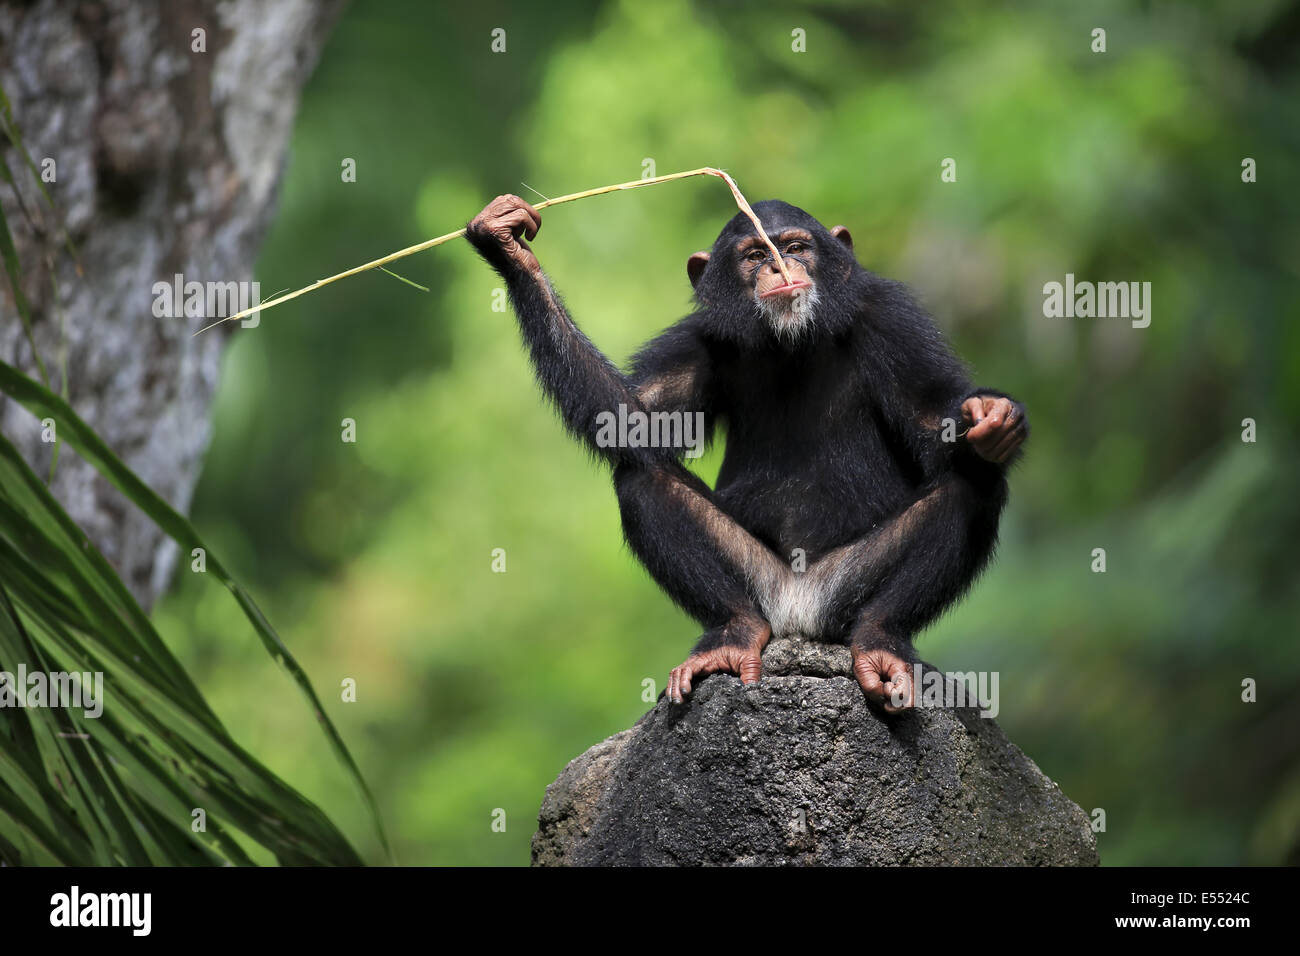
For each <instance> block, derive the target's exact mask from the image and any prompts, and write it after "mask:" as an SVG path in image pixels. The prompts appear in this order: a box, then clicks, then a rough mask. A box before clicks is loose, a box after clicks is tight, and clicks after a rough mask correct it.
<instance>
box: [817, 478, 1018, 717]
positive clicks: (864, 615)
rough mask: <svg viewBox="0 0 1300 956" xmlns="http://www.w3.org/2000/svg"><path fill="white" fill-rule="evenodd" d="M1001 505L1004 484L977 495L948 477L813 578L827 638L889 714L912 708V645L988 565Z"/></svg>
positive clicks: (825, 562)
mask: <svg viewBox="0 0 1300 956" xmlns="http://www.w3.org/2000/svg"><path fill="white" fill-rule="evenodd" d="M1005 502H1006V486H1005V483H1003V482H1002V481H1001V480H996V481H991V482H988V483H983V484H981V485H977V484H974V483H972V482H971V481H969V480H967V479H966V478H964V477H962V476H960V475H952V476H950V477H949V478H947V479H946V480H944V481H943V482H942V483H941V484H939V485H938V486H937V487H935V488H934V489H933V490H931V491H930V492H928V493H927V494H925V495H924V496H922V497H921V498H919V499H918V500H917V501H916V502H915V503H913V504H912V505H911V506H910V507H909V508H907V509H906V510H905V511H903V512H902V513H901V514H899V515H898V516H897V517H896V518H894V519H893V520H892V521H890V522H888V523H886V524H884V525H883V526H881V527H880V528H878V529H876V530H875V531H873V532H872V533H871V534H869V535H867V536H866V537H864V538H862V539H860V540H859V541H855V542H853V543H851V544H849V545H847V546H845V547H843V548H839V549H837V550H836V551H833V552H831V553H830V554H828V555H826V556H825V557H824V558H822V559H821V560H820V561H818V562H817V563H816V564H814V565H813V567H812V568H810V569H809V573H810V574H811V575H812V576H813V580H812V581H810V582H809V583H810V584H812V585H813V586H814V587H817V588H818V589H819V590H820V591H821V592H822V594H823V597H824V601H825V604H824V605H823V607H824V609H825V610H824V620H825V621H826V622H827V625H828V629H829V630H831V631H833V632H838V633H846V634H847V636H848V641H849V646H850V649H851V650H852V653H853V670H854V675H855V676H856V677H857V679H858V683H859V684H861V685H862V689H863V690H864V691H866V692H867V694H869V695H871V696H872V697H875V698H876V699H877V700H879V701H881V702H882V703H885V709H886V710H890V711H893V710H901V709H905V708H907V707H910V706H912V703H913V690H914V689H913V687H912V681H911V676H910V673H909V667H908V665H909V664H911V663H913V662H914V661H915V659H916V655H915V651H913V649H912V635H913V634H915V633H916V632H917V631H919V630H920V629H921V628H923V627H925V626H926V625H927V624H929V623H930V622H931V621H933V620H934V619H935V618H937V617H938V616H939V615H940V614H941V613H943V611H944V609H945V608H947V607H948V606H949V605H950V604H952V603H953V602H954V601H956V600H957V599H958V598H959V597H961V596H962V594H964V593H965V592H966V589H967V588H968V587H970V584H971V582H972V581H973V580H974V579H975V577H976V575H978V574H979V572H980V571H981V570H983V568H984V566H985V565H986V564H987V563H988V561H989V558H991V557H992V555H993V550H994V548H995V547H996V545H997V528H998V517H999V515H1000V514H1001V511H1002V507H1003V505H1004V504H1005ZM900 703H901V706H900Z"/></svg>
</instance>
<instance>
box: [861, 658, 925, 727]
mask: <svg viewBox="0 0 1300 956" xmlns="http://www.w3.org/2000/svg"><path fill="white" fill-rule="evenodd" d="M853 676H854V677H856V678H857V680H858V684H859V685H860V686H861V687H862V690H863V692H864V693H866V695H867V697H868V698H869V699H870V700H872V701H874V702H875V703H877V704H879V705H880V706H881V707H883V708H884V710H885V713H887V714H897V713H899V712H901V711H904V710H909V709H910V708H912V707H913V706H914V705H915V703H916V694H915V687H914V682H913V680H912V674H911V669H910V668H909V666H908V664H907V661H905V660H903V658H901V657H899V656H898V655H897V654H894V653H892V652H890V651H886V650H883V649H880V648H875V649H863V648H858V647H854V648H853Z"/></svg>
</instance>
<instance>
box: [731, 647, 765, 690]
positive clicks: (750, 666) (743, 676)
mask: <svg viewBox="0 0 1300 956" xmlns="http://www.w3.org/2000/svg"><path fill="white" fill-rule="evenodd" d="M737 673H738V674H739V676H740V682H741V683H742V684H757V683H758V679H759V678H760V677H761V676H762V675H763V661H762V659H761V658H760V657H759V656H758V655H757V654H746V655H745V656H744V657H742V658H741V659H740V668H739V669H738V671H737Z"/></svg>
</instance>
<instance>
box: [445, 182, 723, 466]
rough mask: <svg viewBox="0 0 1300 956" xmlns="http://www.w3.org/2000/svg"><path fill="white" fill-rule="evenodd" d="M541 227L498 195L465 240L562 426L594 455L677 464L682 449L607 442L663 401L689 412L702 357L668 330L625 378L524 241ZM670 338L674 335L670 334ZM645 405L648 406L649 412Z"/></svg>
mask: <svg viewBox="0 0 1300 956" xmlns="http://www.w3.org/2000/svg"><path fill="white" fill-rule="evenodd" d="M540 228H541V214H540V213H539V212H538V211H537V210H536V209H534V208H533V207H532V206H531V205H530V204H529V203H527V202H525V201H524V200H522V199H520V198H519V197H518V196H509V195H507V196H498V197H497V198H496V199H494V200H492V202H490V203H489V204H488V205H487V206H486V207H485V208H484V209H483V211H482V212H481V213H479V214H478V215H477V216H475V217H474V219H473V221H472V222H470V223H469V225H468V226H467V227H466V238H468V239H469V241H470V242H471V243H472V244H473V246H474V248H475V249H477V250H478V252H479V254H480V255H482V257H483V258H484V259H485V260H486V261H487V262H488V264H489V265H491V266H492V267H493V268H494V269H496V270H497V272H499V273H500V274H501V277H502V278H503V279H504V280H505V283H506V291H507V292H508V293H509V296H510V302H511V304H512V305H513V306H514V310H515V314H516V315H517V316H518V318H519V327H520V329H521V330H522V332H523V336H524V341H525V344H526V345H527V346H528V350H529V354H530V356H531V358H532V363H533V367H534V369H535V370H536V372H537V378H538V381H539V382H540V383H541V386H542V389H543V390H544V391H545V392H546V394H547V396H548V397H549V398H550V399H551V400H552V401H553V402H554V403H555V405H556V407H557V408H558V409H559V412H560V416H561V418H562V419H563V420H564V424H565V426H566V427H567V428H568V429H569V431H570V432H572V433H573V435H574V436H576V437H577V438H579V439H580V440H581V441H583V442H584V443H585V444H586V445H587V446H588V447H589V448H591V449H592V450H593V451H595V452H596V453H597V454H598V455H599V456H601V457H602V458H604V459H605V460H606V461H609V462H610V463H611V464H614V465H617V464H620V463H622V462H629V463H638V464H642V465H651V464H655V463H660V462H667V461H671V460H674V459H676V458H677V457H678V456H680V455H681V453H682V451H683V449H682V448H681V447H678V448H676V449H674V448H666V447H654V446H652V445H645V444H637V443H635V442H633V443H626V442H620V441H614V442H612V443H611V442H610V441H608V436H609V435H610V434H611V431H610V428H609V425H610V422H611V420H612V421H613V422H614V423H615V427H614V429H613V432H612V434H615V435H618V436H619V437H622V436H623V435H624V434H625V433H626V429H623V430H622V431H620V430H619V428H618V423H619V422H621V421H626V418H625V417H624V418H621V417H620V416H627V415H630V414H631V413H634V412H638V413H642V414H645V413H647V412H648V411H649V410H651V409H653V408H655V407H658V406H660V405H661V404H665V403H667V404H672V405H674V406H675V407H680V408H681V410H682V411H686V410H687V409H686V406H688V405H690V404H691V403H692V402H693V400H694V399H693V396H694V393H695V385H694V384H692V383H694V382H695V381H696V378H697V375H698V369H697V368H696V367H695V366H694V365H693V364H692V363H694V362H697V360H698V358H699V356H698V355H697V354H694V353H692V352H691V351H690V349H689V348H686V347H685V346H686V337H685V336H684V335H682V334H680V333H679V334H676V335H673V334H669V333H666V334H665V335H664V336H663V337H661V339H659V340H656V341H655V342H654V343H651V345H650V346H647V348H646V349H645V350H644V351H643V352H642V354H641V359H640V365H641V366H642V370H641V373H640V374H639V375H638V376H637V379H636V381H635V382H634V381H633V380H632V379H629V378H628V377H627V376H625V375H624V374H623V373H622V372H620V371H619V370H618V368H617V367H616V366H615V365H614V364H613V363H612V362H611V361H610V360H609V359H608V358H606V357H605V355H604V354H603V353H601V351H600V350H599V349H598V348H596V346H595V345H593V344H592V342H591V340H590V339H588V338H587V336H586V335H584V334H583V333H582V330H581V329H579V328H578V326H577V324H576V323H575V322H574V321H573V319H572V317H571V316H570V315H569V313H568V310H567V309H565V307H564V303H563V302H562V301H561V300H560V296H559V294H558V293H557V292H556V291H555V288H554V287H553V286H552V285H551V282H550V280H549V279H548V278H547V277H546V274H545V273H544V272H543V271H542V267H541V265H540V264H539V263H538V261H537V257H536V256H535V255H534V254H533V252H532V250H531V249H530V248H529V247H528V244H527V243H526V242H525V241H524V240H525V238H527V239H532V238H534V237H535V236H536V235H537V231H538V230H539V229H540ZM670 333H671V330H670ZM647 406H649V407H647Z"/></svg>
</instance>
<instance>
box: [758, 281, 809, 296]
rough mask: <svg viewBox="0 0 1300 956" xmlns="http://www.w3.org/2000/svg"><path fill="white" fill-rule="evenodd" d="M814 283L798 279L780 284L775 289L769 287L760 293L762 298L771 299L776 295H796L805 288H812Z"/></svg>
mask: <svg viewBox="0 0 1300 956" xmlns="http://www.w3.org/2000/svg"><path fill="white" fill-rule="evenodd" d="M811 288H812V283H811V282H805V281H803V280H802V279H796V280H795V281H794V282H791V283H789V284H788V285H779V286H777V287H776V288H775V289H768V290H767V291H766V292H764V293H761V294H760V295H759V298H760V299H770V298H771V297H772V296H774V295H794V294H795V293H796V292H799V291H801V290H803V289H811Z"/></svg>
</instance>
